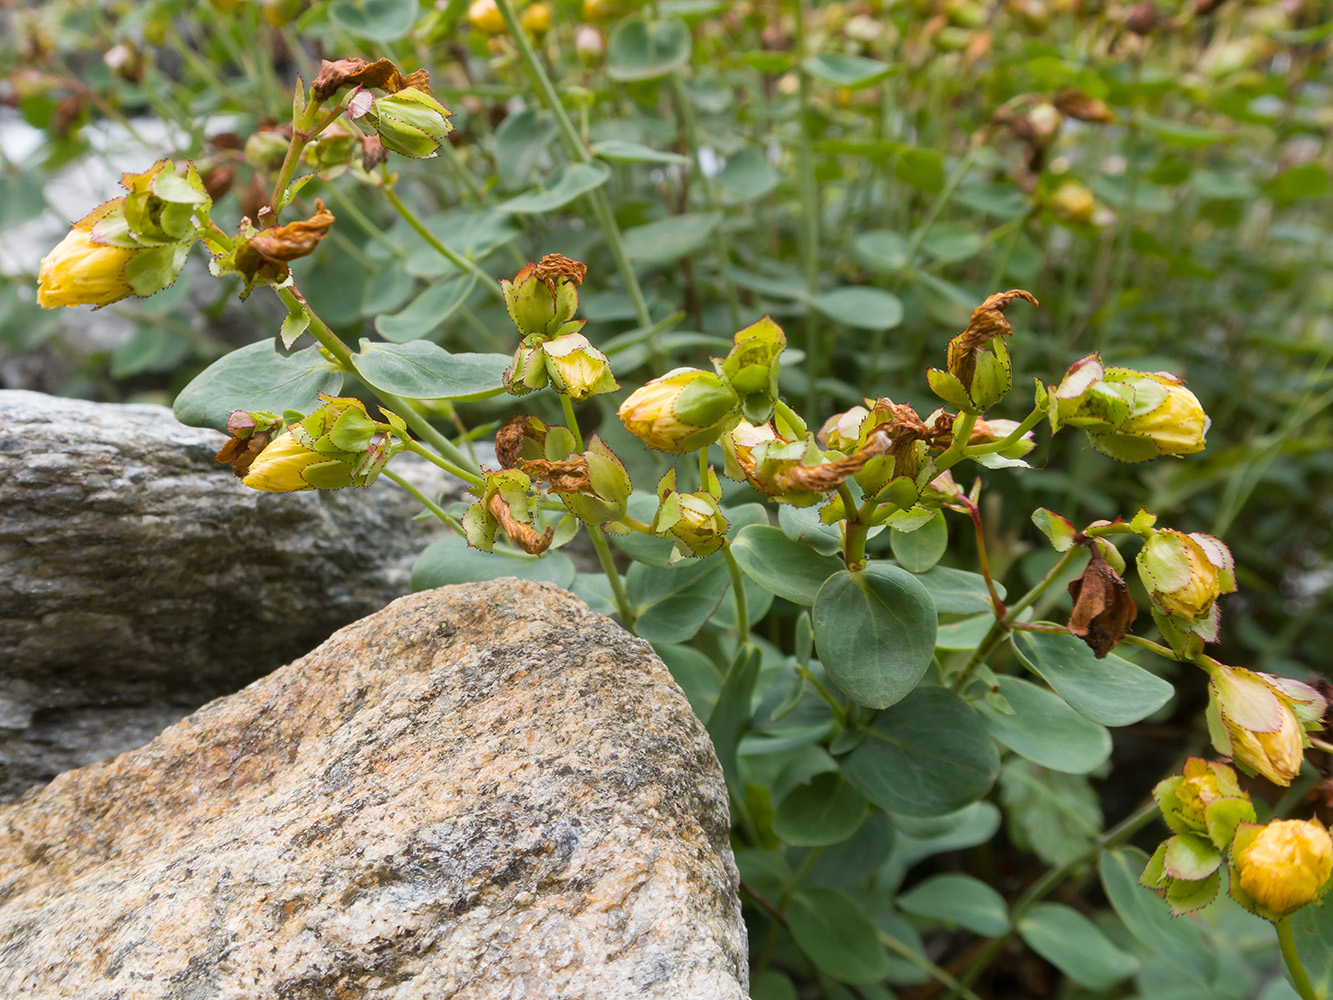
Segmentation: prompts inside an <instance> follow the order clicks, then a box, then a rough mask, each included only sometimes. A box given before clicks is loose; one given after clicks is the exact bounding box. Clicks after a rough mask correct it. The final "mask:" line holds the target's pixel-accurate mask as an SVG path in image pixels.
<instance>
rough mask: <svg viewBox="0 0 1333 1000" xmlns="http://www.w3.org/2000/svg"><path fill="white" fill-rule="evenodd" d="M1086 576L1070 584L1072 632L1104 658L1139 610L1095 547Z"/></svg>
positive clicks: (1094, 546) (1099, 550) (1123, 584)
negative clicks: (1072, 604)
mask: <svg viewBox="0 0 1333 1000" xmlns="http://www.w3.org/2000/svg"><path fill="white" fill-rule="evenodd" d="M1091 549H1092V558H1091V559H1090V560H1088V567H1087V569H1085V570H1084V571H1083V575H1082V576H1081V577H1079V578H1078V579H1077V580H1074V581H1071V582H1070V584H1069V594H1070V596H1071V597H1073V599H1074V610H1073V613H1072V614H1071V615H1070V616H1069V631H1070V633H1071V634H1073V635H1076V636H1078V637H1079V638H1080V639H1082V640H1083V641H1084V642H1085V643H1087V645H1088V648H1089V649H1091V650H1092V651H1093V653H1094V654H1095V655H1096V657H1097V659H1099V660H1100V659H1102V658H1103V657H1105V656H1106V655H1107V654H1108V653H1110V652H1111V650H1113V649H1115V647H1116V645H1117V644H1118V643H1119V642H1120V640H1121V639H1123V638H1124V637H1125V634H1126V633H1127V632H1128V631H1129V627H1130V626H1131V625H1133V624H1134V619H1135V618H1137V617H1138V614H1139V609H1138V608H1137V607H1135V605H1134V599H1133V598H1132V597H1130V596H1129V588H1128V587H1127V586H1125V581H1124V580H1122V579H1121V578H1120V575H1119V574H1118V573H1116V571H1115V570H1114V569H1112V568H1111V565H1110V563H1108V562H1107V561H1106V558H1105V557H1104V556H1103V555H1102V553H1101V549H1100V548H1098V547H1097V545H1096V544H1093V545H1092V546H1091Z"/></svg>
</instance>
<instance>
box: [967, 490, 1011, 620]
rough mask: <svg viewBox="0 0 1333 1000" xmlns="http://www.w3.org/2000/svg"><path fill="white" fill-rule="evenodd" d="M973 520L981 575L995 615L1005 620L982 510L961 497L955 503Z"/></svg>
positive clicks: (969, 500)
mask: <svg viewBox="0 0 1333 1000" xmlns="http://www.w3.org/2000/svg"><path fill="white" fill-rule="evenodd" d="M954 502H955V503H956V504H958V505H959V506H961V507H962V508H963V509H964V511H966V512H967V514H968V515H969V516H970V517H971V518H972V530H973V532H974V534H975V535H976V539H977V565H978V566H979V567H980V568H981V575H982V576H983V577H984V578H985V580H986V589H987V590H989V591H990V599H991V604H992V605H994V608H995V614H996V615H997V616H998V617H1000V618H1004V616H1005V614H1006V612H1005V607H1004V602H1003V601H1001V600H1000V592H999V591H998V590H997V589H996V587H995V578H994V577H992V576H991V571H990V557H989V556H988V555H987V554H986V528H985V525H983V524H982V523H981V508H980V507H978V506H977V505H976V504H975V503H973V502H972V500H971V499H969V498H968V497H966V496H960V497H958V498H957V499H956V500H955V501H954Z"/></svg>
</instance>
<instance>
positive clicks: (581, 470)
mask: <svg viewBox="0 0 1333 1000" xmlns="http://www.w3.org/2000/svg"><path fill="white" fill-rule="evenodd" d="M518 465H519V468H520V469H522V470H523V471H524V472H526V473H527V474H528V475H529V476H531V477H532V478H533V479H537V480H540V481H541V482H543V483H545V484H546V485H547V486H548V487H549V488H550V489H551V491H552V492H554V493H591V492H592V480H591V479H589V478H588V460H587V459H586V458H583V457H582V456H579V457H578V458H567V459H565V460H564V461H561V462H551V461H548V460H547V459H544V458H531V459H519V462H518Z"/></svg>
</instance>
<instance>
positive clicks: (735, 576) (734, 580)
mask: <svg viewBox="0 0 1333 1000" xmlns="http://www.w3.org/2000/svg"><path fill="white" fill-rule="evenodd" d="M722 555H723V556H724V557H725V558H726V560H727V571H728V572H729V573H730V574H731V592H732V594H733V595H734V596H735V598H736V642H737V644H738V645H740V646H746V645H749V642H750V609H749V607H748V606H747V603H746V598H745V578H744V577H743V576H741V567H740V564H739V563H737V562H736V557H735V556H734V555H732V554H731V542H729V541H728V540H727V539H725V538H724V539H722Z"/></svg>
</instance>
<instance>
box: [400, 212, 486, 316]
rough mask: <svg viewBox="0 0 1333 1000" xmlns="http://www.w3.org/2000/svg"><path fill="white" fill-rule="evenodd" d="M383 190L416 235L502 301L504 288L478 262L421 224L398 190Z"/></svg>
mask: <svg viewBox="0 0 1333 1000" xmlns="http://www.w3.org/2000/svg"><path fill="white" fill-rule="evenodd" d="M383 191H384V197H386V198H388V199H389V204H390V205H392V206H393V207H394V211H396V212H397V213H398V214H399V215H401V216H402V217H403V221H404V222H406V223H407V224H408V225H409V226H411V227H412V228H413V229H414V230H416V233H417V235H418V236H420V237H421V238H422V239H423V240H425V241H426V242H427V243H428V244H430V247H431V249H433V250H434V251H435V252H436V253H438V254H439V255H440V256H441V257H443V258H444V259H445V260H447V261H448V262H449V263H450V264H452V265H454V267H456V268H458V269H459V270H460V271H470V272H471V273H472V274H475V275H476V276H477V277H478V278H479V279H480V280H481V283H482V284H483V285H485V286H486V288H487V290H488V291H490V293H491V294H492V295H494V296H495V297H496V298H497V299H499V300H500V301H501V302H503V301H504V289H502V288H501V287H500V283H499V282H498V281H496V280H495V279H493V278H492V277H491V276H490V275H489V274H487V273H486V271H485V270H484V269H483V268H482V266H481V265H480V264H478V263H477V262H476V261H475V260H473V259H472V258H471V257H465V256H463V255H462V254H460V253H458V252H457V251H455V250H451V249H450V248H449V247H448V246H446V245H445V244H444V243H442V242H441V241H440V239H439V238H438V237H437V236H436V235H435V234H434V233H432V232H431V231H430V230H429V229H427V228H426V227H425V226H424V225H423V224H422V222H421V220H420V219H418V218H417V216H416V213H415V212H413V211H412V210H411V209H410V208H408V207H407V206H406V205H405V204H403V200H402V199H401V198H399V197H398V192H396V191H394V189H393V188H391V187H388V186H387V185H386V186H385V187H384V188H383Z"/></svg>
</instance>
